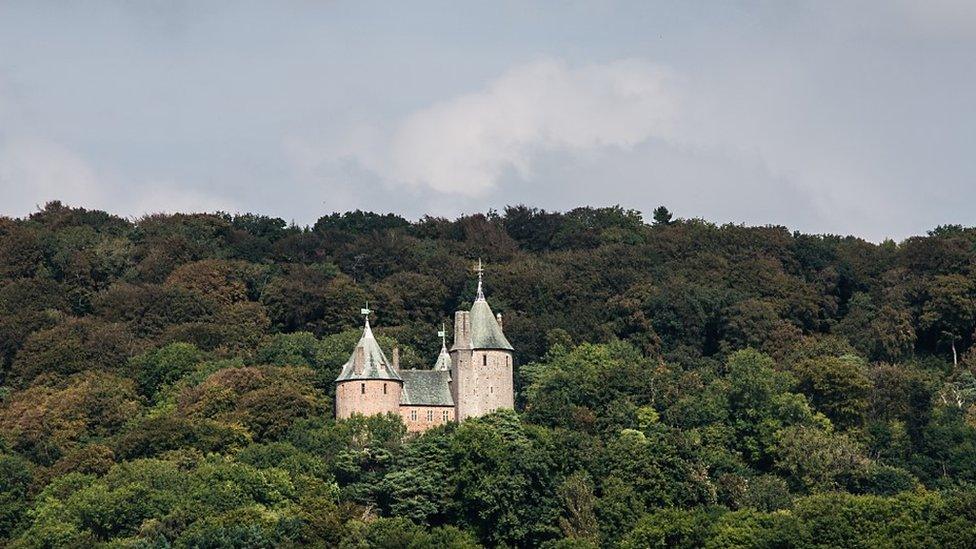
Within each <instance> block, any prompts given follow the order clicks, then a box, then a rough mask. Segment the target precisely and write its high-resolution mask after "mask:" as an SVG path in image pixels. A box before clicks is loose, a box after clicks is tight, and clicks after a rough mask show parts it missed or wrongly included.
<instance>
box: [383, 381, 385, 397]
mask: <svg viewBox="0 0 976 549" xmlns="http://www.w3.org/2000/svg"><path fill="white" fill-rule="evenodd" d="M383 394H384V395H385V394H386V383H384V384H383Z"/></svg>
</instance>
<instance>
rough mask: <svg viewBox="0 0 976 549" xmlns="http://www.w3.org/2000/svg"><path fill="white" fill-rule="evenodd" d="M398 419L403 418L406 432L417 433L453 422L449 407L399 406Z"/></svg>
mask: <svg viewBox="0 0 976 549" xmlns="http://www.w3.org/2000/svg"><path fill="white" fill-rule="evenodd" d="M400 417H402V418H403V423H405V424H406V426H407V431H409V432H411V433H419V432H422V431H426V430H427V429H430V428H432V427H436V426H438V425H444V424H445V423H449V422H451V421H454V408H453V407H451V406H400Z"/></svg>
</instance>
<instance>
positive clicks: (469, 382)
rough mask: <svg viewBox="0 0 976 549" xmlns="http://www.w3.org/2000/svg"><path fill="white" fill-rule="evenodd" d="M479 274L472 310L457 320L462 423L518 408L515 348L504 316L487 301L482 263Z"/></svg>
mask: <svg viewBox="0 0 976 549" xmlns="http://www.w3.org/2000/svg"><path fill="white" fill-rule="evenodd" d="M477 272H478V293H477V294H476V296H475V300H474V303H473V304H472V305H471V310H470V311H458V312H457V313H456V314H455V317H454V345H453V346H452V347H451V362H452V370H451V373H452V376H451V377H452V384H451V389H452V393H453V396H454V402H456V403H457V418H458V420H463V419H465V418H468V417H476V416H481V415H484V414H487V413H489V412H492V411H494V410H497V409H499V408H513V407H514V406H515V392H514V389H515V384H514V375H513V365H512V358H513V351H514V349H513V348H512V344H511V343H509V342H508V339H507V338H506V337H505V333H504V332H503V331H502V323H501V316H500V315H499V316H498V317H496V316H495V315H494V313H492V310H491V306H489V305H488V300H487V299H485V293H484V286H483V273H484V268H483V266H482V264H481V261H480V260H479V261H478V268H477Z"/></svg>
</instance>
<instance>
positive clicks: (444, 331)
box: [437, 322, 447, 347]
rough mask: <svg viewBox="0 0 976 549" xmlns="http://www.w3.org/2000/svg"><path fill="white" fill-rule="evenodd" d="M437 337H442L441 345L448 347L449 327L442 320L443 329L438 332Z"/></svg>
mask: <svg viewBox="0 0 976 549" xmlns="http://www.w3.org/2000/svg"><path fill="white" fill-rule="evenodd" d="M437 337H439V338H441V347H447V327H446V326H444V323H443V322H441V331H439V332H437Z"/></svg>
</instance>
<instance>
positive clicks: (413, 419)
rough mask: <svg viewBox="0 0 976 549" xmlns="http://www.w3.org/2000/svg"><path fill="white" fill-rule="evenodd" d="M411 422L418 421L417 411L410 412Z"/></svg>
mask: <svg viewBox="0 0 976 549" xmlns="http://www.w3.org/2000/svg"><path fill="white" fill-rule="evenodd" d="M410 421H417V410H410Z"/></svg>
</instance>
